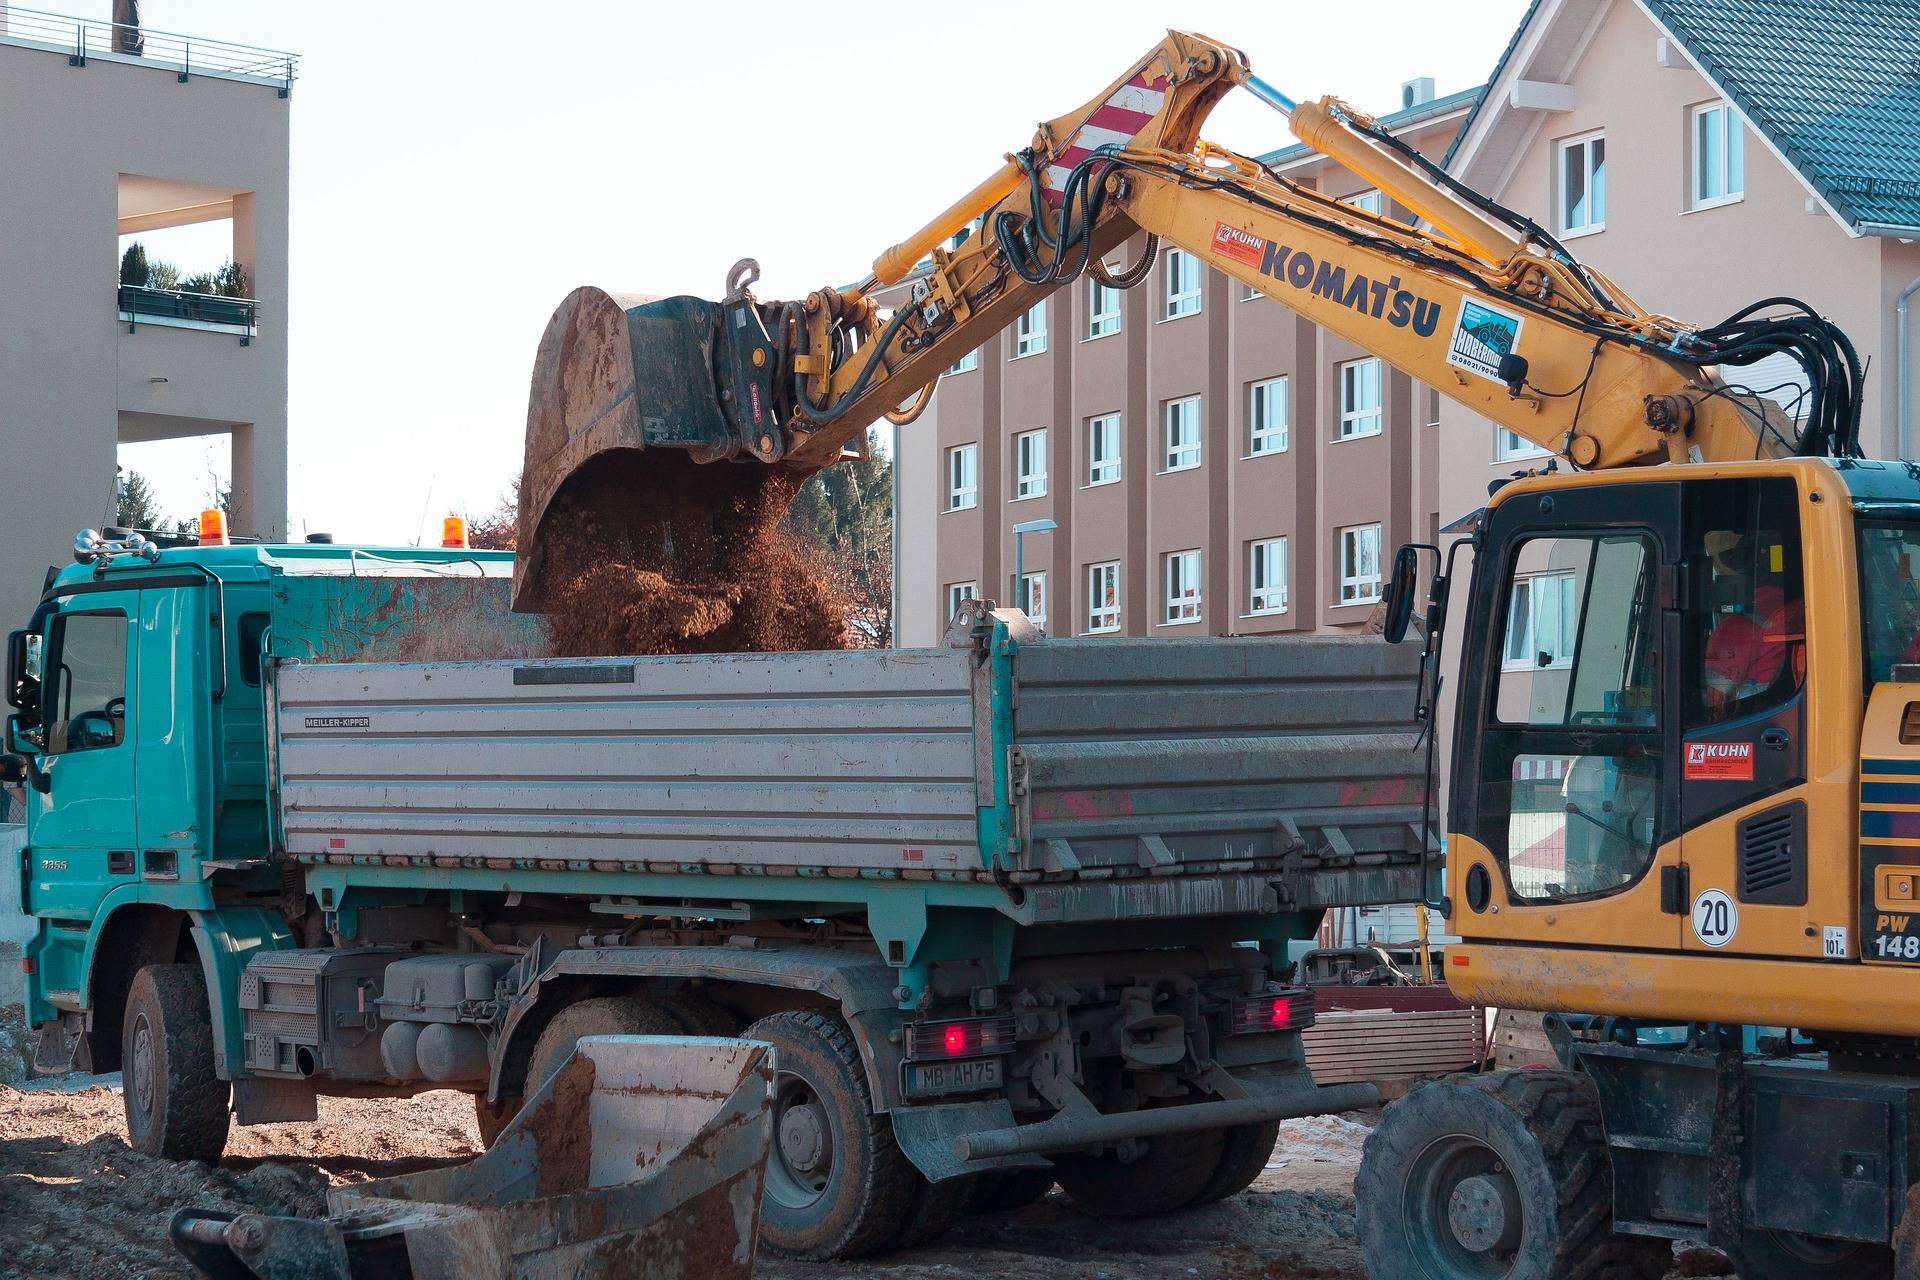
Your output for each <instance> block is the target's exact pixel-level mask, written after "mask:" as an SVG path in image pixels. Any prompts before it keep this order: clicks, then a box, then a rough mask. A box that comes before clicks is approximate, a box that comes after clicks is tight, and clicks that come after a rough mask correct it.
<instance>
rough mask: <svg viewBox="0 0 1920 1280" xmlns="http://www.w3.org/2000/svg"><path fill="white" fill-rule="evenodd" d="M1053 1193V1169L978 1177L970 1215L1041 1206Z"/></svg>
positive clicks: (969, 1202) (1017, 1171) (969, 1204)
mask: <svg viewBox="0 0 1920 1280" xmlns="http://www.w3.org/2000/svg"><path fill="white" fill-rule="evenodd" d="M1051 1190H1053V1170H1051V1169H1003V1170H1000V1171H999V1172H996V1173H983V1174H979V1175H978V1176H977V1177H976V1178H975V1180H974V1184H973V1196H972V1198H971V1199H969V1200H968V1201H967V1212H968V1213H980V1214H984V1213H1012V1212H1014V1211H1015V1210H1017V1209H1024V1208H1026V1207H1027V1206H1028V1205H1030V1204H1039V1203H1040V1202H1041V1201H1042V1200H1045V1199H1046V1198H1047V1192H1049V1191H1051Z"/></svg>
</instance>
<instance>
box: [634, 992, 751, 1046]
mask: <svg viewBox="0 0 1920 1280" xmlns="http://www.w3.org/2000/svg"><path fill="white" fill-rule="evenodd" d="M655 1003H657V1004H658V1005H659V1006H660V1007H661V1008H662V1009H665V1010H666V1011H667V1012H668V1013H670V1014H672V1015H673V1017H674V1020H675V1021H677V1022H678V1023H679V1024H680V1025H681V1026H682V1027H683V1028H685V1030H686V1034H688V1035H690V1036H737V1035H739V1034H740V1019H739V1018H737V1017H735V1016H734V1015H733V1014H731V1013H729V1012H727V1010H725V1009H723V1008H721V1007H720V1006H719V1005H717V1004H715V1003H714V1002H713V1001H711V1000H708V999H705V998H703V997H701V996H667V997H666V998H665V999H663V1000H659V1001H656V1002H655Z"/></svg>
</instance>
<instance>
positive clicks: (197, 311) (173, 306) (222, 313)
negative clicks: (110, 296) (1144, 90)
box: [120, 284, 260, 333]
mask: <svg viewBox="0 0 1920 1280" xmlns="http://www.w3.org/2000/svg"><path fill="white" fill-rule="evenodd" d="M259 311H260V304H259V302H257V301H256V300H254V299H252V298H228V297H223V296H221V295H219V294H213V293H182V292H181V291H179V290H178V289H146V288H142V287H140V286H138V285H130V284H123V285H121V286H120V314H121V316H122V318H124V319H126V320H129V321H136V322H137V321H139V320H141V319H163V320H191V321H197V322H199V323H201V324H223V325H232V326H234V327H236V328H244V329H246V331H247V332H248V333H252V332H254V329H255V323H254V322H255V320H256V318H257V317H258V315H259Z"/></svg>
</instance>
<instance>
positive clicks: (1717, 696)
mask: <svg viewBox="0 0 1920 1280" xmlns="http://www.w3.org/2000/svg"><path fill="white" fill-rule="evenodd" d="M1686 509H1687V530H1686V539H1687V541H1686V545H1687V546H1689V547H1699V548H1702V549H1703V550H1704V554H1703V555H1701V556H1700V557H1699V560H1698V561H1697V562H1696V563H1695V564H1694V565H1693V566H1692V567H1690V569H1689V571H1688V574H1687V585H1688V587H1689V588H1690V589H1691V590H1692V591H1693V592H1694V593H1695V595H1694V598H1693V599H1692V600H1690V601H1688V602H1687V608H1686V610H1685V612H1684V613H1683V614H1682V615H1681V616H1682V617H1683V618H1685V619H1686V625H1687V638H1688V643H1687V657H1686V666H1685V667H1684V668H1683V672H1684V675H1685V678H1684V679H1683V681H1682V688H1683V689H1684V690H1685V693H1686V697H1685V701H1684V703H1683V710H1684V712H1685V721H1686V728H1687V730H1689V731H1691V730H1692V729H1694V728H1696V727H1699V726H1703V725H1718V724H1721V723H1722V722H1724V721H1728V720H1735V719H1739V720H1746V719H1747V718H1748V717H1751V716H1754V715H1757V714H1759V713H1760V712H1763V711H1777V709H1778V708H1779V707H1780V706H1781V705H1782V704H1784V703H1786V702H1788V701H1789V700H1791V699H1792V698H1793V697H1794V696H1795V695H1796V694H1798V693H1799V691H1800V685H1801V682H1802V680H1803V678H1804V676H1805V674H1806V666H1807V648H1806V631H1807V623H1806V604H1805V599H1806V597H1805V592H1804V590H1803V585H1804V582H1805V576H1804V574H1803V573H1802V571H1801V563H1800V515H1799V493H1798V490H1797V487H1796V486H1795V484H1794V483H1793V481H1791V480H1789V479H1786V478H1784V477H1777V476H1776V477H1770V478H1767V479H1761V480H1713V481H1704V482H1698V483H1696V484H1694V485H1689V486H1688V488H1687V493H1686ZM1875 532H1877V531H1875V530H1873V529H1872V528H1871V526H1868V525H1864V524H1863V525H1862V526H1861V527H1860V529H1859V531H1858V537H1859V539H1860V545H1861V547H1862V550H1863V555H1862V557H1861V560H1860V575H1861V578H1860V582H1861V590H1862V594H1863V596H1868V597H1873V598H1874V602H1875V603H1876V604H1877V605H1878V609H1877V610H1876V611H1875V612H1872V613H1868V614H1863V615H1862V622H1863V623H1864V625H1865V631H1864V637H1865V639H1866V642H1867V650H1866V653H1867V662H1868V663H1869V665H1870V666H1873V665H1877V664H1876V663H1875V657H1874V650H1875V648H1876V647H1877V646H1878V647H1881V651H1882V652H1885V651H1886V650H1888V649H1895V646H1897V649H1895V652H1894V655H1893V657H1894V661H1899V662H1911V661H1913V660H1914V658H1915V657H1920V640H1917V639H1916V637H1917V636H1920V630H1916V627H1915V623H1916V622H1920V611H1916V609H1915V608H1914V606H1915V604H1916V600H1915V598H1914V591H1913V583H1912V581H1911V580H1907V581H1902V582H1899V583H1898V585H1897V588H1896V589H1894V590H1891V591H1890V590H1887V586H1889V585H1892V584H1889V583H1888V582H1887V580H1886V578H1885V577H1884V575H1882V574H1880V573H1876V572H1875V570H1876V568H1884V567H1885V566H1886V563H1887V562H1886V561H1885V560H1884V559H1883V558H1880V557H1877V556H1874V555H1873V554H1871V553H1870V552H1868V551H1867V549H1868V548H1876V547H1877V548H1881V549H1884V543H1880V542H1877V541H1876V539H1875V537H1874V534H1875ZM1881 669H1882V670H1886V669H1887V667H1886V666H1882V667H1881ZM1773 723H1774V724H1775V725H1776V726H1781V727H1787V726H1785V725H1784V724H1783V722H1782V721H1781V719H1780V718H1779V716H1778V715H1776V716H1775V717H1774V719H1773ZM1796 737H1797V735H1796ZM1768 754H1769V755H1771V754H1772V753H1768ZM1762 763H1771V761H1767V762H1762ZM1761 773H1762V770H1760V769H1756V770H1755V772H1754V774H1753V780H1755V781H1760V780H1761ZM1686 780H1687V779H1685V778H1683V779H1682V781H1683V782H1685V781H1686Z"/></svg>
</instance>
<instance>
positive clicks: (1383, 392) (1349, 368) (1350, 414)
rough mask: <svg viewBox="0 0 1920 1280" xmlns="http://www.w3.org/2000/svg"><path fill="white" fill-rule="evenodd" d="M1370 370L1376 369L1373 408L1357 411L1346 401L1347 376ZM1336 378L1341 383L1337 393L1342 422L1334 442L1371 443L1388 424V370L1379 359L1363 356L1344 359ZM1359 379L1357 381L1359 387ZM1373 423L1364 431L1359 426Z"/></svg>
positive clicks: (1340, 421)
mask: <svg viewBox="0 0 1920 1280" xmlns="http://www.w3.org/2000/svg"><path fill="white" fill-rule="evenodd" d="M1367 367H1371V368H1372V370H1373V386H1374V392H1373V395H1374V403H1373V404H1372V405H1371V406H1370V407H1365V408H1354V407H1352V406H1351V405H1349V404H1348V401H1347V384H1348V377H1347V375H1348V374H1349V373H1350V372H1352V373H1357V371H1358V370H1361V369H1364V368H1367ZM1333 376H1334V378H1335V380H1336V381H1337V382H1338V383H1339V386H1338V387H1337V388H1336V391H1335V394H1336V395H1337V396H1338V397H1339V399H1338V403H1339V407H1340V414H1339V420H1338V422H1337V423H1336V424H1335V427H1334V437H1333V439H1334V443H1335V444H1339V443H1343V442H1345V441H1348V440H1368V439H1371V438H1372V437H1374V436H1377V435H1380V434H1381V433H1382V432H1384V431H1385V430H1386V424H1387V374H1386V367H1385V365H1384V364H1383V363H1382V362H1381V359H1380V357H1379V356H1362V357H1361V358H1360V359H1358V360H1342V361H1341V362H1340V363H1338V364H1336V365H1334V367H1333ZM1358 381H1359V379H1358V378H1357V377H1356V378H1355V379H1354V382H1355V383H1356V387H1357V384H1358ZM1368 419H1371V420H1372V423H1373V425H1372V427H1371V428H1370V429H1364V430H1363V429H1361V428H1360V427H1359V425H1358V424H1360V423H1363V422H1365V421H1367V420H1368Z"/></svg>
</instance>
